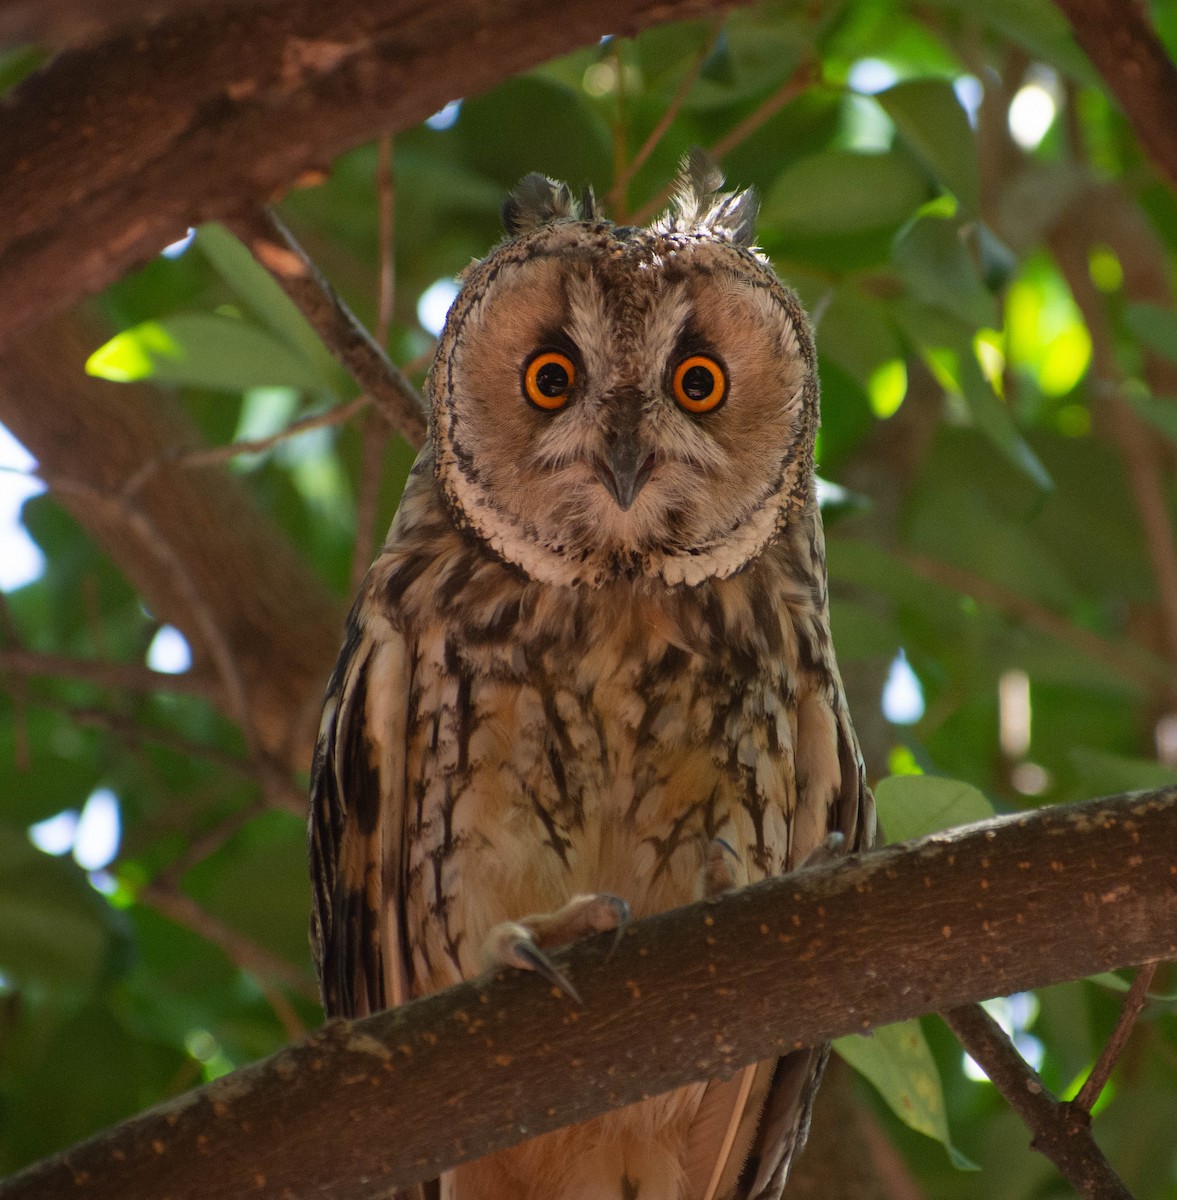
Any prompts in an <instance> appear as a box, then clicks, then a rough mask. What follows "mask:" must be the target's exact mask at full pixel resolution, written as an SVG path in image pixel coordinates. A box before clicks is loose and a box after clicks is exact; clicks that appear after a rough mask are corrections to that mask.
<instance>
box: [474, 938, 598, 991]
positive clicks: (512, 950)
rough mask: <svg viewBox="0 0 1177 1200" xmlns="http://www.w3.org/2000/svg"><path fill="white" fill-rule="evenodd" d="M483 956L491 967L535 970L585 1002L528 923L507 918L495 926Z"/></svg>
mask: <svg viewBox="0 0 1177 1200" xmlns="http://www.w3.org/2000/svg"><path fill="white" fill-rule="evenodd" d="M483 959H484V960H485V961H486V964H487V968H488V969H490V970H493V969H494V968H495V967H517V968H518V969H519V970H521V971H534V972H535V973H536V974H537V975H539V976H541V977H542V978H544V979H546V980H547V981H548V982H549V983H550V984H553V985H554V986H555V987H558V988H559V989H560V991H562V992H563V993H564V994H565V995H566V996H568V997H569V998H570V999H572V1000H575V1001H576V1003H577V1004H582V1003H583V1001H582V1000H581V998H580V993H579V992H577V990H576V988H574V987H573V986H572V983H571V982H570V981H569V979H568V978H567V976H565V975H564V974H563V973H562V972H561V971H560V970H558V969H557V967H556V965H555V964H554V963H553V962H552V960H551V959H550V958H548V956H547V955H546V954H545V953H544V952H543V951H542V950H541V949H540V948H539V946H538V945H537V944H536V940H535V934H534V933H532V931H531V930H530V929H528V927H527V926H526V925H522V924H518V923H516V922H514V921H507V922H504V923H503V924H502V925H498V926H496V927H495V928H494V929H492V930H491V933H490V937H489V938H488V939H487V943H486V945H485V947H484V948H483Z"/></svg>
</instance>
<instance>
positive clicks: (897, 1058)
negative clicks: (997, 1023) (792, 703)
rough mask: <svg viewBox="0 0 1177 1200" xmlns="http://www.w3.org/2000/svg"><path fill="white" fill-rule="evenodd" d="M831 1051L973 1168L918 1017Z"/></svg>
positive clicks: (961, 1165) (842, 1041)
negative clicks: (955, 1136) (956, 1141)
mask: <svg viewBox="0 0 1177 1200" xmlns="http://www.w3.org/2000/svg"><path fill="white" fill-rule="evenodd" d="M913 778H916V777H914V776H913ZM834 1049H835V1050H836V1051H837V1052H838V1054H839V1055H840V1056H841V1057H842V1058H843V1059H845V1060H846V1062H848V1063H849V1064H850V1065H851V1066H852V1067H853V1068H854V1069H855V1070H856V1071H857V1072H858V1073H859V1074H860V1075H864V1076H865V1077H866V1078H867V1079H869V1080H870V1082H871V1083H873V1084H874V1086H875V1087H876V1088H877V1089H878V1091H879V1094H880V1095H881V1096H882V1097H883V1099H884V1100H886V1102H887V1104H888V1106H889V1107H890V1108H891V1111H892V1112H893V1113H894V1114H895V1115H896V1116H897V1117H898V1118H899V1119H900V1120H901V1121H903V1123H904V1124H905V1125H909V1126H910V1127H911V1128H912V1129H914V1130H916V1131H917V1132H919V1133H922V1134H926V1135H927V1136H928V1137H930V1138H935V1140H936V1141H938V1142H940V1143H941V1144H942V1145H943V1147H944V1149H945V1150H946V1151H947V1152H948V1157H949V1158H950V1159H951V1160H952V1165H953V1166H954V1167H956V1168H957V1170H960V1171H975V1170H977V1169H978V1168H977V1166H976V1164H975V1163H972V1162H970V1161H969V1160H968V1159H967V1158H966V1157H965V1156H964V1155H963V1154H961V1153H960V1151H959V1150H957V1149H956V1147H955V1146H954V1145H953V1144H952V1139H951V1138H950V1137H949V1134H948V1115H947V1113H946V1111H945V1108H944V1089H943V1088H942V1087H941V1085H940V1073H939V1071H937V1069H936V1060H935V1059H934V1058H933V1057H932V1052H931V1050H930V1049H929V1048H928V1043H927V1040H926V1039H925V1038H924V1031H923V1029H922V1028H920V1023H919V1021H904V1022H903V1023H901V1024H898V1025H884V1026H882V1027H881V1028H879V1029H876V1030H874V1031H873V1032H872V1033H871V1035H870V1036H869V1037H859V1036H857V1035H855V1036H852V1037H844V1038H838V1039H837V1041H835V1042H834Z"/></svg>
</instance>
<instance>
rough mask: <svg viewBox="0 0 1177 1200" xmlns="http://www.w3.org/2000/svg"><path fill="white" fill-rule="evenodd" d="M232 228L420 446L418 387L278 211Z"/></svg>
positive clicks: (389, 417) (388, 416)
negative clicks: (361, 319) (395, 361)
mask: <svg viewBox="0 0 1177 1200" xmlns="http://www.w3.org/2000/svg"><path fill="white" fill-rule="evenodd" d="M232 226H233V229H234V231H235V232H236V233H237V235H238V236H239V237H240V238H241V240H242V241H243V242H245V244H246V245H247V246H248V247H249V248H250V250H251V251H252V252H253V255H254V257H255V258H256V259H257V260H258V262H260V263H261V264H262V266H264V267H265V268H266V269H267V270H268V271H270V272H271V274H272V275H273V276H274V278H275V279H276V280H277V281H278V283H279V285H280V286H281V288H282V290H283V291H284V292H285V293H286V294H287V295H288V296H289V297H290V299H291V300H293V301H294V303H295V304H296V305H298V307H299V309H300V310H301V312H302V314H303V316H305V317H306V319H307V320H308V321H309V322H310V324H311V326H312V328H313V329H314V330H315V332H316V333H317V334H318V335H319V337H321V338H322V339H323V342H324V344H325V345H326V346H327V349H328V350H330V351H331V353H332V354H334V355H335V357H336V358H338V359H339V361H340V362H341V363H343V365H344V366H345V367H346V368H347V369H348V371H350V372H351V375H352V378H353V379H354V380H355V381H356V383H358V384H359V385H360V387H362V388H363V389H364V391H365V392H367V394H368V395H369V396H370V397H371V398H372V401H373V403H374V404H375V406H376V408H377V411H378V412H379V413H380V414H381V415H382V416H383V417H384V419H385V420H386V421H387V422H388V424H389V425H391V426H392V428H393V429H395V430H396V431H397V433H399V434H400V435H401V437H403V438H404V439H405V441H406V442H408V443H409V445H410V446H412V447H413V448H414V449H416V448H417V447H418V446H420V445H421V443H422V442H424V441H425V404H424V401H423V400H422V399H421V397H420V395H419V394H418V392H417V389H416V388H415V387H413V385H412V384H411V383H410V382H409V380H408V379H407V378H406V377H405V376H404V374H402V372H401V370H400V368H399V367H398V366H397V365H396V364H395V363H394V362H393V361H392V360H391V359H390V358H389V357H388V355H387V354H385V353H384V349H383V347H382V346H380V345H379V344H378V343H377V342H376V340H375V339H374V338H373V337H372V335H371V334H370V333H369V332H368V331H367V330H366V329H365V328H364V326H363V325H362V324H361V323H360V322H359V320H358V319H357V318H356V316H355V315H354V314H353V313H352V311H351V309H349V308H348V307H347V305H346V304H344V302H343V300H342V299H341V298H340V296H339V294H338V293H337V292H336V291H335V289H334V288H333V287H332V286H331V285H330V284H329V283H328V282H327V280H326V279H325V278H324V276H323V274H322V272H321V271H320V270H319V268H318V267H316V266H315V264H314V263H313V262H311V260H310V258H309V257H308V256H307V253H306V251H305V250H303V248H302V246H300V245H299V243H298V241H297V239H296V238H295V237H294V235H293V234H292V233H291V232H290V230H289V229H287V228H286V226H285V225H284V224H283V222H282V220H281V218H280V217H279V216H278V214H277V213H275V212H274V211H273V209H259V210H258V211H257V212H256V213H254V214H253V215H251V216H250V217H248V218H241V219H238V220H236V221H234V222H232Z"/></svg>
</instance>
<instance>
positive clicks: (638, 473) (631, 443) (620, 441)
mask: <svg viewBox="0 0 1177 1200" xmlns="http://www.w3.org/2000/svg"><path fill="white" fill-rule="evenodd" d="M593 470H594V471H596V473H597V478H598V479H599V480H600V481H601V483H602V484H603V485H604V487H605V491H607V492H608V493H609V495H610V496H612V497H613V499H614V500H615V501H616V502H617V507H618V508H620V509H621V511H622V512H629V510H630V509H631V508H632V507H633V502H634V501H635V500H636V499H637V496H638V493H639V492H640V491H641V490H642V488H643V487H645V486H646V483H647V481H648V480H649V478H650V476H651V475H652V474H653V471H654V453H653V451H646V449H645V448H644V447H643V446H642V445H641V444H640V443H639V442H638V439H637V438H636V437H635V436H634V435H633V434H632V433H624V434H622V435H621V436H619V437H618V438H617V439H616V440H615V441H614V442H613V443H612V444H611V445H610V446H609V448H608V449H607V450H606V451H605V453H604V455H603V456H602V457H600V458H594V459H593Z"/></svg>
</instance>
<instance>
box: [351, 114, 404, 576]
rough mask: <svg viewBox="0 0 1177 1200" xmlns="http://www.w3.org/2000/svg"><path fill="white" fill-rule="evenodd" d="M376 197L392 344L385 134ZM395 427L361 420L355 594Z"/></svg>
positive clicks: (391, 203) (379, 318) (379, 339)
mask: <svg viewBox="0 0 1177 1200" xmlns="http://www.w3.org/2000/svg"><path fill="white" fill-rule="evenodd" d="M376 197H377V206H376V207H377V213H378V227H379V253H380V271H379V287H378V295H377V301H376V343H377V345H379V346H381V347H386V346H387V345H388V335H389V332H390V331H391V329H392V315H393V308H394V305H395V301H396V258H395V253H394V250H395V245H396V224H395V220H396V180H395V179H394V177H393V173H392V137H391V135H389V134H385V135H384V136H383V137H382V138H381V139H380V142H379V149H378V153H377V157H376ZM388 434H389V426H388V423H387V422H386V421H385V420H384V417H383V415H382V414H381V413H380V412H378V411H376V412H370V413H368V414H367V415H366V416H365V417H364V419H363V420H362V421H361V422H360V478H359V487H358V488H357V489H356V520H355V535H354V538H353V541H352V557H351V571H350V573H349V578H350V583H351V591H352V592H355V591H356V590H357V589H358V588H359V586H360V582H361V581H362V580H363V578H364V575H365V573H366V572H367V570H368V567H369V565H370V564H371V561H372V552H373V549H374V547H375V543H376V507H377V504H378V503H379V500H380V477H381V474H382V472H383V468H384V453H385V450H386V448H387V446H388Z"/></svg>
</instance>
